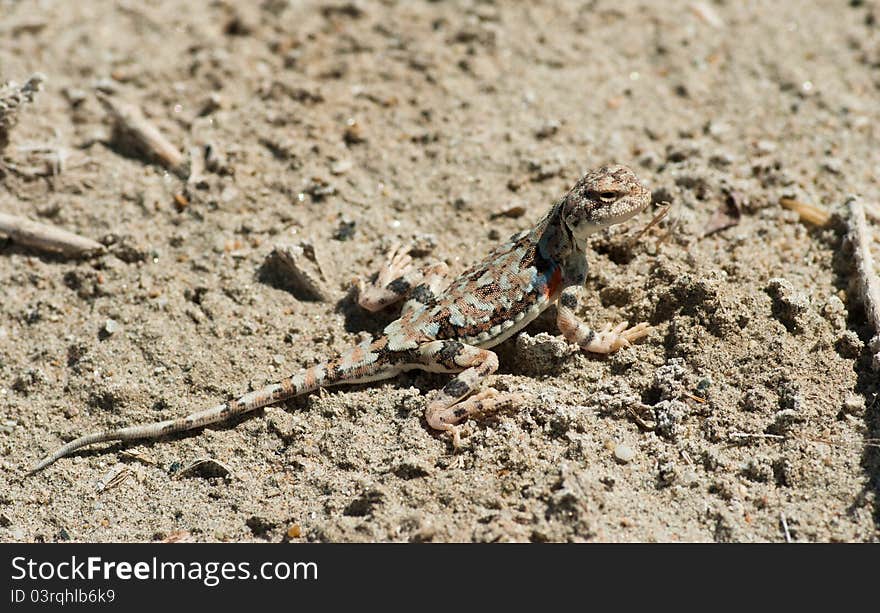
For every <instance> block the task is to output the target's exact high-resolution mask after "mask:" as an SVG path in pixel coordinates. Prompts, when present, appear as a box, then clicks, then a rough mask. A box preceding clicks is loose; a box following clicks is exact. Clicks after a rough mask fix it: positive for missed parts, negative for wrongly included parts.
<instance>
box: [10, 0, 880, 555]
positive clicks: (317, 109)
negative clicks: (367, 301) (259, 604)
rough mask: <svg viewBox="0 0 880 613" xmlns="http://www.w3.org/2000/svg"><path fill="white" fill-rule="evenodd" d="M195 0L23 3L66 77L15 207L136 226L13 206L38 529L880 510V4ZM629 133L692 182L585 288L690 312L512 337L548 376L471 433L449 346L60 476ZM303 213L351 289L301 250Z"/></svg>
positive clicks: (352, 327)
mask: <svg viewBox="0 0 880 613" xmlns="http://www.w3.org/2000/svg"><path fill="white" fill-rule="evenodd" d="M188 4H189V6H190V7H191V8H187V9H183V8H181V6H180V5H179V4H178V3H176V2H171V1H161V0H154V1H148V2H128V1H119V2H115V3H105V2H76V3H71V2H63V1H61V0H58V1H51V0H46V1H40V2H36V1H35V2H27V1H25V2H10V1H8V0H6V1H0V81H3V80H10V79H15V80H17V81H18V82H22V81H24V80H25V79H26V78H27V77H28V76H29V75H30V74H32V73H34V72H36V71H39V72H42V73H43V74H44V75H45V76H46V83H45V85H44V88H43V91H42V92H41V93H40V94H39V95H38V96H37V98H36V100H35V102H34V103H33V104H31V105H29V106H27V107H25V108H24V109H22V112H21V113H20V115H19V123H18V126H17V127H16V128H15V129H14V131H13V132H12V138H11V143H10V144H9V146H8V147H7V148H6V150H5V152H3V154H2V158H3V170H0V174H2V188H0V211H4V212H7V213H15V214H19V215H24V216H27V217H29V218H32V219H35V220H38V221H43V222H46V223H52V224H56V225H59V226H61V227H64V228H66V229H68V230H72V231H75V232H78V233H80V234H83V235H85V236H88V237H91V238H94V239H96V240H99V241H101V242H103V243H104V244H106V245H108V253H107V254H106V255H103V256H99V257H94V258H91V259H85V260H68V259H63V258H60V257H55V256H48V255H44V254H41V253H39V252H36V251H33V250H30V249H25V248H22V247H21V246H18V245H16V244H13V243H12V242H11V241H7V240H2V239H0V240H2V242H0V292H2V294H0V295H2V299H0V427H2V432H0V466H2V469H0V539H3V540H5V541H58V540H71V541H143V540H146V541H150V540H162V539H191V540H197V541H249V540H269V541H282V540H290V541H294V542H298V541H567V540H570V541H582V540H583V541H654V540H659V541H674V540H685V541H713V540H714V541H783V540H785V539H786V538H787V537H788V538H791V539H793V540H796V541H876V540H878V536H880V532H878V526H880V523H878V522H880V499H878V491H880V489H878V488H880V485H878V475H880V452H878V448H877V437H878V435H880V409H878V408H877V406H876V404H875V403H874V399H875V396H876V394H877V391H878V384H877V379H876V375H874V374H873V373H872V371H871V370H870V366H869V365H870V359H869V356H868V352H867V350H866V349H865V341H866V340H867V339H868V338H869V337H870V335H871V331H870V329H869V328H868V326H867V325H866V323H865V316H864V313H863V311H862V309H861V307H860V306H858V305H857V304H856V302H855V300H854V296H853V295H852V294H851V293H850V292H849V291H848V286H849V282H850V277H851V276H852V275H851V270H850V267H849V256H848V255H847V254H846V251H845V250H844V247H843V244H842V239H843V226H842V224H841V222H840V218H839V213H840V212H841V211H842V210H843V204H844V202H845V200H846V197H847V196H848V195H849V194H862V195H864V196H865V197H866V199H868V200H872V199H873V202H876V201H877V194H878V190H877V186H878V178H880V149H878V147H877V143H878V137H880V134H878V126H880V106H878V103H877V100H878V87H880V70H878V67H880V29H878V20H880V5H878V3H877V2H874V1H864V2H855V1H853V2H843V1H840V2H823V1H818V0H816V1H814V2H807V1H804V2H797V3H789V2H769V1H768V2H759V1H751V2H730V1H727V2H724V1H720V0H719V1H717V2H711V1H709V2H706V3H696V4H695V3H691V2H663V3H649V2H637V1H636V2H633V1H629V0H614V1H613V2H612V1H607V0H594V1H592V2H590V1H581V2H546V1H545V2H535V3H531V2H530V3H514V2H502V1H501V0H496V1H494V2H493V1H484V2H468V1H461V2H402V1H400V2H396V1H394V0H386V1H383V2H360V1H357V2H350V3H349V2H333V1H323V2H296V1H293V2H285V1H283V0H265V1H264V2H262V3H251V4H252V6H249V7H239V6H237V5H238V4H244V3H232V2H228V3H227V2H222V1H220V2H209V1H197V2H190V3H188ZM830 24H834V25H833V27H829V26H830ZM96 87H99V88H101V89H103V90H105V91H112V92H113V95H114V96H116V97H118V98H120V99H124V100H126V101H128V102H131V103H134V104H136V105H137V106H139V107H140V108H142V109H143V111H144V113H145V114H146V115H147V116H148V117H149V118H150V119H151V120H152V121H153V122H154V123H155V125H156V126H158V127H159V129H160V130H161V131H162V132H163V133H164V134H165V135H166V136H167V138H168V139H169V140H170V141H171V142H172V143H174V144H175V146H177V147H179V148H180V149H181V151H184V152H186V155H187V156H189V155H190V152H191V151H192V150H194V151H195V154H196V158H197V159H200V158H204V157H205V153H206V152H207V153H209V155H208V156H207V158H208V163H207V164H206V167H205V169H204V170H203V172H202V173H201V176H199V177H196V179H197V180H191V181H190V182H189V183H187V182H186V181H185V180H181V179H180V178H178V177H176V176H175V175H173V174H171V173H168V172H167V171H166V170H165V169H163V168H162V166H161V165H160V164H157V163H155V162H153V161H150V160H147V159H144V157H143V156H142V155H140V154H139V152H137V151H133V150H132V149H131V148H130V147H127V146H125V143H124V142H123V141H121V140H120V139H118V138H114V136H113V135H112V134H111V132H110V125H109V120H108V117H107V114H106V112H105V110H104V108H103V107H102V106H101V105H100V104H99V102H98V100H97V99H96V97H95V94H94V91H95V88H96ZM36 145H40V146H43V147H45V148H48V150H49V153H46V152H45V151H43V150H34V146H36ZM59 156H60V158H61V159H63V164H62V165H60V167H59V166H58V164H54V166H53V160H54V162H57V161H58V160H59ZM608 162H617V163H624V164H627V165H630V166H631V167H633V168H634V169H635V170H636V171H637V172H638V173H639V175H640V177H641V178H642V179H643V180H644V181H645V182H646V183H647V184H649V185H650V186H651V188H652V190H653V191H654V196H655V201H657V202H660V201H669V202H671V203H672V207H671V211H670V214H669V216H668V218H667V219H666V220H665V221H664V222H663V223H661V224H660V225H659V227H657V228H655V229H653V230H651V231H650V232H649V233H648V234H647V235H646V236H645V237H644V238H643V239H642V240H641V241H639V242H638V243H636V244H635V245H634V246H627V236H626V234H627V233H631V232H633V231H635V230H636V229H637V228H639V227H643V226H644V225H645V224H646V223H647V221H648V219H649V218H650V216H651V214H652V213H653V212H654V211H648V212H646V213H644V214H642V215H641V216H640V217H638V218H637V219H636V220H635V222H632V223H631V224H630V225H629V226H628V227H626V228H621V229H618V230H615V231H613V232H611V233H608V234H603V235H601V236H597V237H596V239H595V240H594V241H593V247H594V253H592V254H591V255H590V261H591V267H592V268H591V271H590V278H589V280H588V284H587V291H586V293H585V296H586V297H585V300H584V302H583V304H582V307H581V311H580V314H581V315H582V316H583V317H584V318H585V319H586V320H587V321H588V322H590V323H591V324H593V325H600V324H602V323H603V322H605V321H618V320H622V319H626V320H629V321H631V322H635V321H642V320H646V321H649V322H651V323H652V324H653V325H654V326H655V327H656V329H655V330H654V332H653V333H652V334H651V335H650V337H649V338H647V339H646V340H645V341H643V342H641V343H639V344H638V345H637V346H633V347H631V348H628V349H625V350H622V351H620V352H619V353H617V354H615V355H613V356H610V357H607V358H599V357H593V356H589V355H583V354H575V355H569V354H568V353H567V352H566V347H565V346H564V345H562V344H560V343H559V342H558V341H556V340H554V339H553V338H551V337H550V336H548V335H547V334H544V333H549V334H554V333H555V330H554V326H553V314H552V313H548V317H547V318H546V320H540V321H539V322H536V324H535V325H534V326H533V327H532V328H531V329H530V330H529V331H528V332H527V333H525V334H523V335H521V336H520V337H519V338H518V339H514V340H510V341H508V342H507V343H505V344H504V345H503V346H501V347H500V348H499V349H498V352H499V355H500V356H501V360H502V367H501V371H500V372H499V374H498V376H497V377H496V379H495V381H494V385H495V386H496V387H498V388H501V389H509V390H517V391H521V392H523V393H524V394H527V395H528V396H529V398H530V400H529V401H528V402H527V403H526V405H525V406H522V407H519V408H518V409H517V410H512V411H505V412H503V413H502V414H498V415H491V416H486V417H485V418H482V419H478V420H475V421H473V422H472V423H471V426H470V435H469V436H468V437H467V438H466V440H465V445H464V447H463V449H461V450H460V451H459V452H457V453H454V452H453V449H452V445H451V443H450V441H449V439H448V438H447V437H444V436H439V435H437V434H436V433H434V432H433V431H431V430H430V428H428V426H427V425H426V423H425V421H424V419H423V417H422V412H423V410H424V404H425V403H424V397H423V395H424V394H425V393H427V392H429V391H430V390H432V389H436V388H437V387H439V386H441V385H442V384H443V382H444V381H445V380H446V378H445V377H442V376H439V375H427V374H422V373H411V374H408V375H404V376H401V377H400V378H398V379H396V380H393V381H389V382H386V383H383V384H375V385H364V386H359V387H351V388H336V389H333V390H328V391H327V392H325V393H321V394H316V395H313V396H311V397H308V398H303V399H298V400H296V401H293V402H289V403H286V404H284V405H283V406H277V407H271V408H268V409H266V410H264V411H259V412H257V413H255V414H253V415H250V416H248V417H247V418H244V419H240V420H238V421H236V422H234V423H231V424H226V425H224V426H222V427H216V428H209V429H207V430H205V431H201V432H197V433H193V434H190V435H187V436H179V437H175V438H173V439H171V440H168V439H166V440H160V441H157V442H153V443H145V444H140V445H110V446H107V445H104V446H98V447H96V448H95V449H91V450H87V451H83V452H80V453H77V454H76V455H75V456H73V457H70V458H65V459H63V460H61V461H59V462H58V463H56V464H55V465H53V466H51V467H50V468H48V469H47V470H45V471H44V472H42V473H40V474H38V475H36V476H33V477H30V478H28V479H25V480H23V479H22V476H23V474H24V472H25V471H26V469H27V467H28V466H29V465H30V464H31V463H32V462H33V461H34V460H36V459H37V458H38V457H40V456H42V455H43V454H44V453H45V452H46V451H48V450H50V449H52V448H54V447H56V446H57V445H59V444H61V443H63V442H64V441H67V440H70V439H71V438H73V437H74V436H77V435H79V434H82V433H85V432H89V431H93V430H97V429H106V428H110V427H117V426H121V425H128V424H133V423H140V422H145V421H153V420H157V419H164V418H169V417H172V416H179V415H182V414H184V413H187V412H190V411H193V410H196V409H200V408H203V407H205V406H210V405H213V404H216V403H217V402H218V401H221V400H223V399H225V398H227V397H230V396H232V395H237V394H240V393H242V392H245V391H247V390H249V389H253V388H256V387H260V386H262V385H264V384H265V383H268V382H271V381H274V380H276V379H278V378H279V377H281V376H282V375H286V374H289V373H290V372H292V371H295V370H297V369H299V368H300V367H303V366H308V365H311V364H314V363H316V362H318V361H321V360H323V359H326V358H328V357H331V356H332V355H333V354H335V353H337V352H338V351H340V350H342V349H344V348H346V347H347V346H348V345H350V344H351V343H354V342H357V341H359V340H362V339H363V338H365V337H366V336H367V335H369V334H370V333H373V332H376V331H377V330H380V329H381V327H382V326H383V325H384V324H385V323H387V322H388V321H390V320H391V319H392V318H393V317H394V315H393V313H387V314H385V313H383V314H381V315H380V316H378V317H377V316H370V315H367V314H364V313H362V312H360V311H359V310H358V308H357V306H356V304H355V302H354V300H353V296H352V293H351V292H350V291H349V288H350V284H351V280H352V279H353V278H355V277H357V276H363V275H369V274H370V273H372V272H374V271H376V270H377V269H378V267H379V265H380V264H381V262H382V261H383V259H384V254H385V252H386V251H387V249H388V248H389V247H390V246H391V244H392V243H394V242H395V241H397V240H400V241H403V242H404V243H406V242H408V241H410V240H413V239H414V238H416V239H417V240H418V241H420V243H421V244H422V245H423V246H425V245H426V246H427V247H426V248H425V249H423V250H422V251H428V250H431V251H432V253H431V254H430V255H431V257H435V258H440V259H443V260H445V261H446V262H448V263H449V264H450V266H451V267H452V268H453V270H461V269H463V268H464V266H465V265H467V264H468V263H469V262H470V261H472V260H473V259H475V258H478V257H479V256H481V255H482V254H483V253H484V252H485V251H486V250H487V249H488V248H489V247H490V246H491V245H492V243H494V242H497V241H498V240H499V238H503V237H506V236H507V235H509V234H512V233H513V232H515V231H517V230H519V229H522V228H524V227H526V226H527V225H528V224H530V223H533V222H534V221H536V220H537V219H538V218H540V217H541V216H542V215H543V213H544V212H545V210H546V209H547V208H548V207H549V206H550V205H551V204H552V202H553V201H554V200H555V199H556V198H558V197H559V196H560V195H561V194H562V193H563V192H564V191H565V190H566V188H567V187H568V186H570V185H571V184H572V183H573V182H574V181H575V180H576V179H577V177H578V176H579V175H580V173H581V172H583V171H584V170H586V169H588V168H590V167H594V166H597V165H600V164H603V163H608ZM782 198H791V199H795V200H798V201H802V202H806V203H810V204H814V205H817V206H821V207H824V208H825V209H827V210H829V211H831V212H832V213H835V215H834V216H833V217H832V219H831V222H830V223H829V224H827V225H826V226H825V227H817V226H815V225H810V224H809V223H805V222H804V221H802V220H801V219H800V218H799V217H798V215H797V214H796V213H795V212H792V211H790V210H786V209H785V208H783V207H782V206H780V199H782ZM511 205H515V206H519V207H522V209H523V210H524V213H523V215H522V216H521V217H519V218H515V217H509V216H500V217H496V216H493V213H496V212H498V211H500V210H502V209H504V208H505V207H510V206H511ZM732 208H735V209H737V210H739V211H740V213H741V217H740V219H739V223H738V225H734V226H732V227H728V228H726V229H723V230H721V231H718V232H714V233H711V234H709V235H705V232H706V229H707V227H709V226H710V224H712V220H713V218H715V216H716V214H717V212H718V211H722V212H723V211H726V210H730V209H732ZM716 219H717V218H716ZM302 239H310V240H312V241H313V242H314V243H315V244H317V246H318V248H319V257H320V258H321V262H322V264H323V266H324V268H325V270H326V271H327V275H328V278H329V282H328V290H329V293H330V294H331V296H330V299H329V300H328V301H327V302H320V301H315V300H307V299H305V298H306V297H305V296H303V295H302V293H301V292H299V291H297V290H294V289H292V288H291V286H290V284H289V283H288V282H286V281H285V280H284V279H282V278H281V276H280V275H279V274H278V271H277V270H276V269H275V267H273V266H272V264H271V262H269V263H267V255H268V254H269V253H270V251H271V250H272V247H273V246H274V245H276V244H279V243H290V242H296V241H299V240H302ZM108 320H112V322H111V323H110V324H109V327H108ZM746 435H748V436H746ZM753 435H759V436H753ZM768 435H769V436H768ZM615 455H620V456H623V457H625V459H627V460H628V461H627V462H625V463H624V462H622V461H620V460H619V459H617V458H616V457H615ZM201 458H213V459H215V460H217V461H218V462H220V463H221V464H222V467H225V469H224V468H222V467H221V465H213V466H212V465H210V464H209V465H208V466H207V467H206V466H205V465H202V466H201V469H199V468H198V467H197V468H196V469H191V470H187V467H190V466H191V465H192V464H193V463H194V462H195V461H196V460H199V459H201ZM225 470H228V471H229V473H228V474H225V475H224V474H222V473H224V471H225ZM113 476H116V479H115V480H112V482H110V483H108V482H107V481H108V480H110V477H113ZM786 531H787V534H786Z"/></svg>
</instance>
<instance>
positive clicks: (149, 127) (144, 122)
mask: <svg viewBox="0 0 880 613" xmlns="http://www.w3.org/2000/svg"><path fill="white" fill-rule="evenodd" d="M95 96H97V98H98V100H99V101H100V102H101V104H102V105H103V106H104V108H105V109H106V110H107V112H108V113H110V115H111V116H112V117H113V119H114V121H115V122H116V125H117V126H118V127H120V128H121V129H122V130H123V131H125V132H126V133H127V134H130V135H131V137H132V138H133V139H134V140H135V141H137V143H138V144H139V145H140V146H141V147H143V148H144V149H145V150H146V151H147V153H149V154H151V155H154V156H155V157H156V158H157V159H159V160H160V161H161V162H162V163H163V164H164V165H165V166H166V167H167V168H168V169H169V170H171V171H173V172H174V173H175V174H177V175H179V176H185V175H186V174H187V169H186V168H185V167H184V160H185V158H184V156H183V154H182V153H180V151H179V150H178V149H177V147H175V146H174V145H172V144H171V143H170V142H168V139H166V138H165V137H164V136H162V133H161V132H159V129H158V128H157V127H156V126H154V125H153V124H152V123H151V122H150V121H149V120H148V119H147V118H146V117H144V114H143V113H142V112H141V110H140V109H139V108H138V107H137V106H135V105H133V104H129V103H128V102H124V101H122V100H119V99H118V98H113V97H111V96H108V95H107V94H105V93H103V92H101V91H96V92H95Z"/></svg>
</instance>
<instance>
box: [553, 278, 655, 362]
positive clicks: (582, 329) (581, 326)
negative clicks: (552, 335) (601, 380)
mask: <svg viewBox="0 0 880 613" xmlns="http://www.w3.org/2000/svg"><path fill="white" fill-rule="evenodd" d="M579 290H580V287H578V286H576V285H571V286H569V287H566V288H565V289H564V290H562V293H561V294H560V295H559V301H558V302H557V303H556V313H557V315H556V326H557V327H558V328H559V331H560V332H562V335H563V336H564V337H565V340H567V341H568V342H570V343H575V344H576V345H578V346H579V347H580V348H581V349H583V350H585V351H591V352H593V353H613V352H615V351H617V350H618V349H620V348H621V347H628V346H629V344H630V343H632V342H633V341H636V340H638V339H640V338H642V337H645V336H647V335H648V334H649V333H650V332H651V330H652V328H651V326H650V325H648V324H647V323H645V322H642V323H640V324H637V325H635V326H633V327H632V328H628V327H627V326H628V325H629V324H628V323H627V322H623V323H620V324H617V325H616V326H614V327H613V328H612V327H611V324H606V325H605V327H604V328H603V329H602V330H600V331H598V332H596V331H594V330H592V329H590V327H589V326H587V325H586V324H585V323H584V322H582V321H581V320H580V319H578V317H577V315H575V310H576V309H577V306H578V291H579Z"/></svg>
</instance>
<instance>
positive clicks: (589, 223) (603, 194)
mask: <svg viewBox="0 0 880 613" xmlns="http://www.w3.org/2000/svg"><path fill="white" fill-rule="evenodd" d="M650 203H651V192H650V191H648V189H647V188H646V187H644V186H643V185H642V184H641V183H639V179H638V177H636V175H635V173H634V172H633V171H632V170H630V169H629V168H627V167H626V166H603V167H602V168H598V169H596V170H593V171H590V172H588V173H587V174H586V175H584V176H583V177H582V178H581V179H580V180H579V181H578V182H577V183H576V184H575V186H574V187H573V188H571V191H569V192H568V193H567V194H566V195H565V196H563V203H562V220H563V222H564V223H565V225H566V226H567V227H568V229H569V231H570V232H571V233H572V235H573V236H574V237H575V239H576V240H577V241H578V242H582V241H583V240H584V239H586V237H587V236H589V235H590V234H592V233H594V232H596V231H598V230H601V229H603V228H607V227H608V226H610V225H613V224H616V223H620V222H622V221H626V220H627V219H629V218H630V217H632V216H633V215H635V214H636V213H638V212H640V211H641V210H643V209H644V208H645V207H647V206H648V205H649V204H650Z"/></svg>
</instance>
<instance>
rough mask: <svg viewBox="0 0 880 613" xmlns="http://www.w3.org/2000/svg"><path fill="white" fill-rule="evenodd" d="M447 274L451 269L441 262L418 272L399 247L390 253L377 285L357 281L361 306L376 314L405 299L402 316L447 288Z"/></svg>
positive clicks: (377, 276) (422, 268)
mask: <svg viewBox="0 0 880 613" xmlns="http://www.w3.org/2000/svg"><path fill="white" fill-rule="evenodd" d="M448 274H449V268H448V267H447V266H446V264H444V263H442V262H438V263H436V264H432V265H429V266H425V267H419V268H417V267H416V266H414V265H413V261H412V257H411V256H410V255H409V253H407V252H406V251H405V250H404V249H403V248H402V247H401V246H400V244H399V243H398V244H396V245H394V246H393V247H392V248H391V251H389V252H388V259H387V261H386V262H385V264H384V265H383V266H382V268H381V269H380V270H379V273H378V274H377V275H376V279H375V280H374V281H371V282H369V283H368V282H365V281H364V280H363V279H358V280H357V282H356V285H357V288H358V304H359V305H360V306H361V307H362V308H364V309H366V310H368V311H370V312H371V313H375V312H376V311H381V310H382V309H384V308H385V307H387V306H390V305H392V304H394V303H396V302H399V301H401V300H404V299H406V302H405V303H404V305H403V308H402V309H401V313H402V314H403V313H407V312H409V311H411V310H413V309H414V308H417V307H419V306H421V305H422V304H427V303H428V302H429V301H430V300H432V299H433V298H434V296H436V295H437V294H438V293H439V292H440V290H442V289H443V288H444V287H446V285H447V283H448V281H447V275H448Z"/></svg>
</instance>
